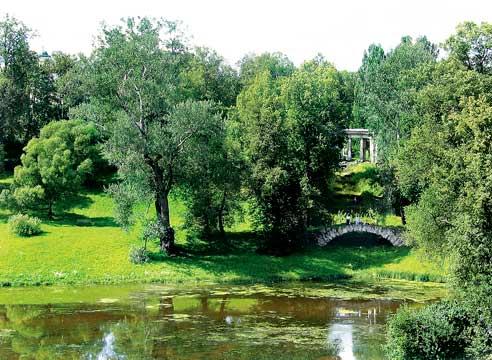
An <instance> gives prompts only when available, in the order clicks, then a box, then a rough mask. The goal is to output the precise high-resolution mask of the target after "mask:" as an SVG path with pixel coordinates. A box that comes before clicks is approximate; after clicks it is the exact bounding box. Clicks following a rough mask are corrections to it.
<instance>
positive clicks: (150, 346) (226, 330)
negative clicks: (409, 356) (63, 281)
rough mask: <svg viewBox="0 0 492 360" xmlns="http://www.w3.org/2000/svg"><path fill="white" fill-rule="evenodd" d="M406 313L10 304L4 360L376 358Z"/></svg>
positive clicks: (155, 296)
mask: <svg viewBox="0 0 492 360" xmlns="http://www.w3.org/2000/svg"><path fill="white" fill-rule="evenodd" d="M398 305H399V303H397V302H392V301H383V300H381V301H343V300H335V299H329V298H307V297H302V296H284V295H276V294H241V293H240V294H234V291H233V290H231V292H229V293H219V292H215V293H214V292H210V293H208V294H204V293H197V294H193V293H186V294H179V293H176V294H172V293H171V294H170V293H166V294H162V293H161V292H158V291H156V292H149V291H146V292H141V293H135V294H132V296H131V297H130V299H129V300H128V299H127V301H119V302H114V303H95V304H94V303H92V304H84V303H82V304H80V303H72V304H59V305H30V306H26V305H8V306H3V307H0V329H2V330H0V358H1V359H18V358H19V357H20V356H25V357H26V358H34V359H80V358H85V359H89V360H120V359H178V360H179V359H251V358H255V359H277V358H279V357H282V358H288V359H366V358H367V359H378V358H381V357H382V354H381V348H380V345H381V344H382V342H383V340H384V333H383V330H384V323H385V320H386V317H387V316H388V314H391V313H393V312H394V311H395V310H396V308H397V307H398Z"/></svg>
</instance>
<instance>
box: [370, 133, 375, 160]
mask: <svg viewBox="0 0 492 360" xmlns="http://www.w3.org/2000/svg"><path fill="white" fill-rule="evenodd" d="M374 155H375V154H374V139H373V138H372V137H370V138H369V156H370V159H371V162H372V163H373V164H374V163H375V162H376V158H375V156H374Z"/></svg>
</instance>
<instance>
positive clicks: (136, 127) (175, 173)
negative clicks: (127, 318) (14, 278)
mask: <svg viewBox="0 0 492 360" xmlns="http://www.w3.org/2000/svg"><path fill="white" fill-rule="evenodd" d="M189 57H190V56H189V53H188V52H187V50H186V48H185V46H184V45H183V43H182V41H181V40H180V36H178V35H177V28H176V24H174V23H171V22H166V21H153V20H149V19H146V18H144V19H141V20H138V21H136V20H134V19H128V20H127V21H126V23H125V24H124V25H123V26H118V27H110V28H104V29H103V31H102V34H101V36H100V37H99V45H98V47H97V48H96V50H95V51H94V53H93V55H92V59H91V61H92V65H91V67H90V71H89V72H88V76H89V78H90V79H89V80H88V82H89V83H91V84H92V85H91V87H90V88H91V92H92V94H91V104H92V105H93V106H94V107H95V108H96V109H97V108H99V109H101V108H104V109H108V108H109V109H111V114H112V115H111V116H109V117H108V118H105V120H103V121H102V125H103V126H104V128H105V129H106V131H107V135H108V141H107V144H106V156H107V158H108V160H109V161H110V163H112V164H114V165H115V166H116V167H117V168H118V175H119V179H120V182H119V183H118V184H117V185H115V186H113V187H112V188H111V190H112V191H111V192H112V194H113V195H114V196H115V199H116V203H117V209H118V211H117V215H118V216H117V217H118V219H119V221H120V222H121V223H122V224H124V225H128V224H129V223H130V220H131V217H132V210H133V208H134V205H135V203H137V202H142V201H146V200H151V201H152V202H153V203H154V205H155V213H156V222H155V224H157V226H154V228H157V229H158V230H157V232H158V233H157V235H158V237H159V239H160V245H161V249H162V250H163V251H166V252H168V253H172V252H173V251H174V230H173V229H172V227H171V223H170V216H169V210H170V209H169V194H170V192H171V190H172V189H173V187H175V186H177V185H179V184H180V182H182V181H183V178H184V172H185V169H187V168H189V167H190V163H192V162H194V161H198V160H197V159H196V155H197V150H198V149H199V148H201V146H200V144H201V143H203V142H207V141H209V140H210V138H211V137H214V136H215V135H216V134H217V133H218V132H219V130H220V128H221V126H222V120H221V118H220V116H218V115H215V114H214V111H213V110H212V106H211V104H210V103H209V102H200V101H192V100H187V99H186V93H187V92H186V91H185V90H184V89H183V86H184V85H183V81H182V74H183V71H184V69H185V68H186V66H187V63H188V60H189ZM105 111H106V110H105ZM95 117H96V118H98V116H95Z"/></svg>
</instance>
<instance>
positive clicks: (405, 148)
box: [0, 17, 492, 359]
mask: <svg viewBox="0 0 492 360" xmlns="http://www.w3.org/2000/svg"><path fill="white" fill-rule="evenodd" d="M32 36H33V31H32V30H31V29H30V28H29V27H28V26H27V25H25V24H23V23H22V22H21V21H19V20H17V19H14V18H12V17H6V18H4V19H3V20H2V21H1V22H0V64H1V65H0V66H1V68H0V99H1V100H0V167H1V168H2V170H5V171H6V172H12V171H13V174H14V175H13V182H12V186H10V187H9V188H8V189H4V190H3V191H2V193H1V195H0V206H2V207H4V208H8V209H10V210H11V211H13V212H15V213H18V214H19V215H15V216H17V218H16V219H14V220H15V221H18V222H23V221H24V222H25V223H27V225H26V226H27V227H30V226H31V227H33V228H34V229H33V231H35V227H36V224H37V223H36V221H39V220H36V219H37V218H35V217H34V216H38V217H40V218H43V217H44V216H45V217H47V218H53V217H56V216H58V217H60V216H63V211H64V210H66V209H67V206H70V204H73V203H74V202H75V201H76V199H77V197H78V195H79V194H80V192H81V190H82V189H83V188H84V187H90V186H102V187H104V189H105V190H106V191H107V192H108V193H109V194H110V195H111V197H112V198H113V199H114V203H115V219H116V221H117V222H118V224H120V225H121V226H122V227H123V228H129V227H131V226H132V225H134V224H135V223H136V222H139V221H141V218H142V217H141V214H140V212H142V211H147V208H148V207H149V206H150V207H152V208H155V212H154V213H153V214H154V216H153V218H152V219H146V220H145V224H144V226H142V239H143V240H144V244H145V245H144V244H143V245H142V249H137V253H135V254H134V259H135V260H136V261H145V259H146V256H148V254H147V249H146V244H147V241H156V242H158V244H159V247H160V249H161V251H162V252H164V253H167V254H170V255H177V256H179V255H180V249H179V248H178V247H177V246H176V245H175V229H174V228H173V227H172V226H171V220H170V207H171V206H172V202H171V201H170V197H171V196H173V194H179V196H180V197H181V198H182V199H184V202H185V204H186V209H187V210H186V226H187V227H188V228H189V229H193V231H194V232H196V233H197V234H199V235H200V236H201V237H202V238H203V239H209V238H217V237H219V238H223V237H225V236H226V233H225V228H226V227H227V226H228V224H231V223H233V222H234V221H236V219H237V218H238V217H240V216H241V215H242V213H243V212H245V211H247V212H248V214H249V216H251V218H252V219H253V224H254V227H255V229H256V232H257V233H258V234H260V235H261V239H262V244H263V245H262V248H261V251H262V252H264V253H268V254H274V255H286V254H290V253H292V252H294V251H297V250H298V249H299V248H301V247H302V246H304V245H305V244H306V242H307V241H308V239H309V234H310V230H311V229H313V228H316V226H319V225H320V224H326V223H329V222H330V221H333V215H332V214H331V213H330V212H329V211H328V209H329V208H330V201H331V199H332V197H331V192H332V191H333V190H332V186H331V185H332V182H333V178H334V175H335V172H336V171H337V170H338V169H339V166H340V160H341V158H340V156H341V151H342V148H343V146H344V129H346V128H367V129H369V130H370V131H371V132H372V133H373V134H374V136H375V138H376V141H377V144H378V176H379V178H380V181H381V182H382V183H383V185H384V202H385V206H387V207H388V208H389V209H392V211H394V212H395V213H396V214H397V215H399V216H401V219H402V222H403V224H404V225H405V239H406V242H407V244H408V245H409V246H413V247H417V248H421V249H423V251H424V252H425V253H426V254H427V256H428V257H429V258H431V259H432V261H435V262H436V263H443V262H447V263H449V264H450V269H451V270H450V273H451V275H450V280H449V281H450V283H451V285H452V286H451V287H452V288H453V289H454V290H455V291H454V293H453V296H452V299H450V300H446V301H442V302H441V303H438V304H435V305H431V306H430V307H427V308H423V309H422V310H419V311H412V312H409V311H406V310H405V309H404V310H402V311H400V312H399V313H398V314H397V315H396V317H395V318H394V319H393V321H392V323H391V324H390V328H389V333H388V337H389V338H388V352H389V354H390V357H391V358H392V359H397V358H398V359H421V358H460V357H462V356H469V357H470V358H485V356H488V355H490V354H492V310H491V309H492V302H491V301H492V172H491V171H490V169H491V167H492V24H489V23H482V24H475V23H472V22H465V23H462V24H460V25H458V26H457V28H456V31H455V33H454V34H452V35H450V37H449V38H448V39H447V40H446V41H445V42H444V43H442V44H433V43H432V42H430V41H429V40H428V39H427V38H426V37H419V38H417V39H414V38H412V37H409V36H404V37H402V38H401V41H400V43H399V44H398V45H397V46H396V47H395V48H393V49H383V48H382V47H381V46H380V45H378V44H372V45H370V46H369V47H368V48H367V50H366V51H365V52H364V55H363V58H362V64H361V66H360V68H359V70H358V71H357V72H347V71H340V70H337V69H336V68H335V67H334V66H333V65H332V64H331V63H330V62H329V61H328V60H327V59H326V58H324V57H323V56H321V55H319V56H317V57H315V58H314V59H312V60H308V61H305V62H304V63H303V64H301V65H300V66H295V65H294V64H293V62H292V61H291V60H289V58H288V57H287V56H285V55H283V54H281V53H264V54H260V55H257V54H248V55H246V56H244V57H243V58H242V60H241V61H240V62H239V63H238V64H237V66H231V65H230V64H228V63H227V62H226V61H225V60H224V59H223V58H222V57H221V56H220V55H219V54H217V53H216V52H215V51H214V50H212V49H207V48H196V47H193V46H192V44H190V43H189V42H187V40H186V39H187V37H186V34H185V33H183V32H182V29H181V28H180V26H179V24H177V23H174V22H170V21H166V20H164V19H148V18H142V19H140V18H138V19H137V18H128V19H126V20H125V21H123V22H122V23H121V24H120V25H118V26H104V27H103V28H102V29H101V30H100V33H99V36H98V38H97V41H96V44H95V47H94V49H93V51H92V53H91V54H90V55H87V56H86V55H82V54H80V55H72V54H64V53H53V54H51V55H48V54H41V55H39V54H37V53H36V52H34V51H33V50H32V49H31V48H30V40H31V38H32ZM67 199H73V201H72V202H69V201H67ZM245 203H246V204H247V206H244V204H245ZM144 208H145V209H144ZM245 208H246V209H245ZM27 231H30V230H29V229H28V230H27ZM436 354H437V355H436ZM439 354H440V355H439ZM436 356H442V357H436Z"/></svg>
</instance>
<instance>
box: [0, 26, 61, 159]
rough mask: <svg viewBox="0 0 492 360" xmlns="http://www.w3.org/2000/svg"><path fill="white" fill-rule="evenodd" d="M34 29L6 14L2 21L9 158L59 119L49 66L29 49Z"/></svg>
mask: <svg viewBox="0 0 492 360" xmlns="http://www.w3.org/2000/svg"><path fill="white" fill-rule="evenodd" d="M32 36H33V35H32V31H31V29H29V28H28V27H27V26H26V25H24V24H23V23H22V22H20V21H18V20H16V19H15V18H11V17H9V16H6V17H5V18H4V20H3V21H0V57H1V58H2V59H3V61H4V66H3V69H0V78H2V81H0V98H2V101H1V102H0V142H2V143H3V144H4V145H6V146H5V147H6V151H7V152H8V155H9V158H17V157H18V155H20V152H21V149H22V147H23V146H24V145H25V144H27V142H28V141H29V140H30V139H31V138H32V137H33V136H37V135H38V133H39V130H40V128H41V127H42V126H44V125H45V124H47V123H48V122H49V121H50V120H53V119H56V118H57V117H56V111H55V110H56V109H55V107H54V106H53V98H54V92H55V87H54V80H53V76H52V74H51V73H50V72H49V71H48V68H46V67H45V66H43V64H41V63H40V62H39V61H38V56H37V55H36V53H35V52H33V51H31V50H30V48H29V40H30V39H31V37H32Z"/></svg>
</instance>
